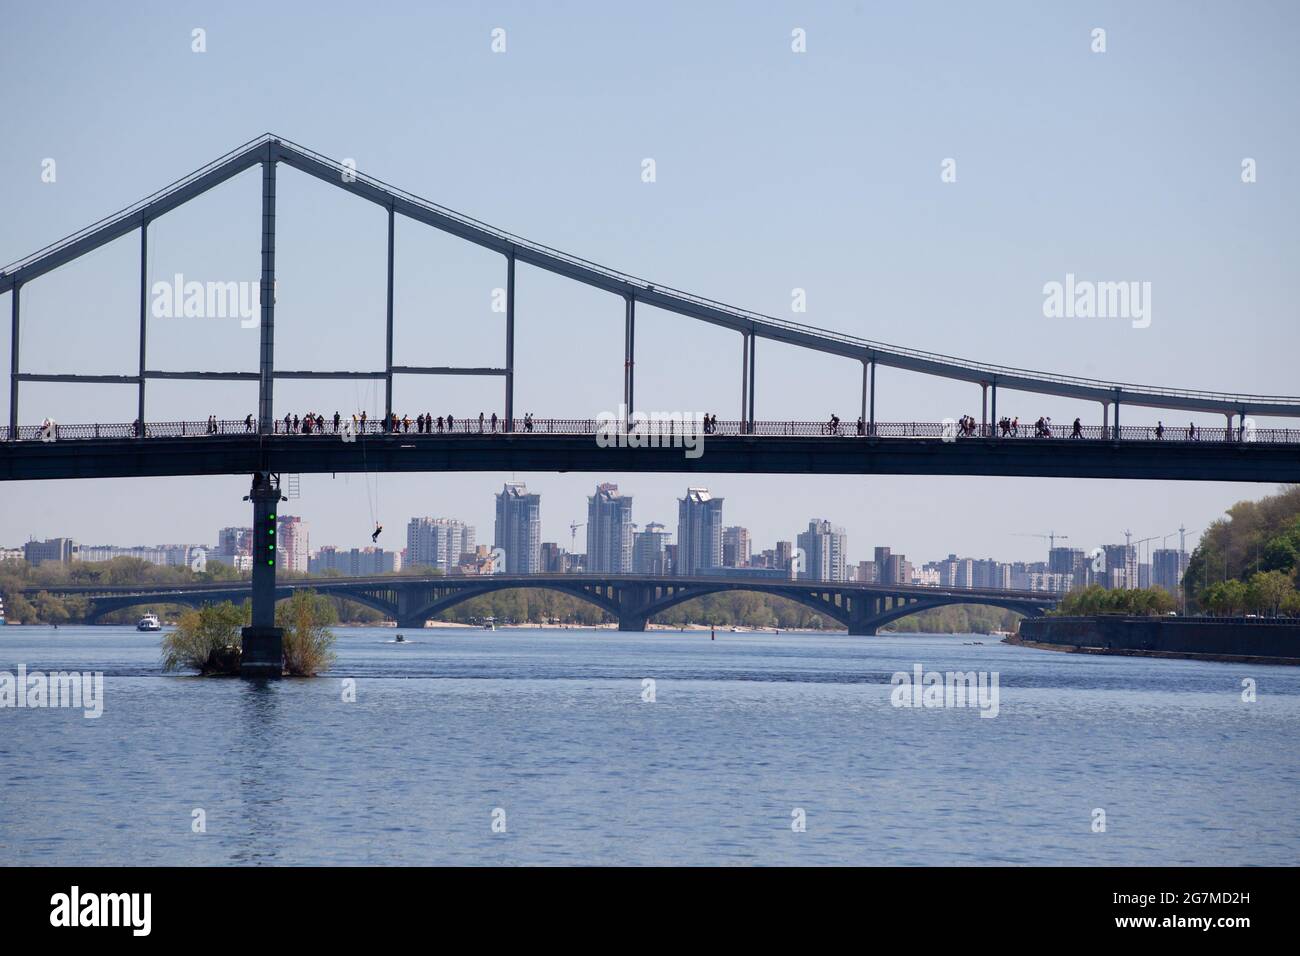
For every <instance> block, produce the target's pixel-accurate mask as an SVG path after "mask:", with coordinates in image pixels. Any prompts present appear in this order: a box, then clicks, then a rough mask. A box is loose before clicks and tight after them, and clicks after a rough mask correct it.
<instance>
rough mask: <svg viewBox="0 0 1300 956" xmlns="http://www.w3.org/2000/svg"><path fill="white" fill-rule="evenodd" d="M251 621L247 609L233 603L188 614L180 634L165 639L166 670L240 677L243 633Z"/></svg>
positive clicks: (182, 620)
mask: <svg viewBox="0 0 1300 956" xmlns="http://www.w3.org/2000/svg"><path fill="white" fill-rule="evenodd" d="M248 619H249V613H248V608H247V606H246V605H245V606H236V605H234V604H232V603H230V602H229V601H223V602H222V603H220V604H205V605H203V606H202V607H201V608H198V609H197V610H193V611H186V612H185V613H184V614H182V615H181V616H180V620H178V621H177V622H176V630H174V631H172V632H171V633H170V634H166V635H164V636H163V639H162V667H163V670H164V671H167V672H172V671H179V670H184V669H186V668H190V669H193V670H196V671H198V672H199V673H200V674H202V675H204V676H211V675H220V674H237V673H239V645H240V633H239V632H240V629H241V628H242V627H243V626H244V625H245V624H247V623H248Z"/></svg>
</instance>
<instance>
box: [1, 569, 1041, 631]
mask: <svg viewBox="0 0 1300 956" xmlns="http://www.w3.org/2000/svg"><path fill="white" fill-rule="evenodd" d="M514 588H543V589H547V590H551V591H558V592H560V593H562V594H568V595H571V596H573V597H576V598H579V599H581V600H584V601H587V602H588V603H590V604H593V605H595V606H596V607H598V608H600V609H601V610H602V611H605V612H606V613H607V614H609V615H610V616H611V617H614V618H616V619H617V620H618V626H619V630H622V631H644V630H645V628H646V624H647V623H648V622H649V620H650V618H652V617H654V616H655V615H657V614H661V613H663V612H664V611H667V610H669V609H670V608H672V607H674V606H676V605H678V604H681V603H683V602H685V601H690V600H693V599H694V598H698V597H704V596H706V595H709V594H718V593H721V592H724V591H752V592H756V593H759V594H772V595H776V596H778V597H783V598H787V599H788V600H791V601H794V602H796V603H798V604H802V605H803V606H804V607H807V608H810V609H811V610H813V611H815V612H817V613H819V614H823V615H825V616H826V617H828V618H830V619H831V620H834V621H837V622H838V623H840V624H841V625H843V626H844V627H846V628H847V629H848V632H849V633H850V634H857V635H871V634H875V633H876V632H877V631H878V630H879V629H880V628H881V627H883V626H884V625H886V624H888V623H890V622H891V621H896V620H898V619H899V618H902V617H906V616H908V615H910V614H916V613H918V612H921V611H928V610H932V609H934V608H938V607H944V606H945V605H951V604H977V605H987V606H991V607H998V608H1004V609H1006V610H1009V611H1015V612H1017V613H1019V614H1024V615H1026V616H1029V617H1037V616H1041V615H1043V614H1046V613H1047V611H1049V610H1051V609H1053V608H1055V607H1056V605H1057V603H1058V598H1057V597H1056V596H1055V595H1051V594H1046V593H1043V592H1040V591H1014V590H994V589H986V588H936V587H921V586H914V585H890V584H855V583H851V582H838V581H808V580H788V579H785V578H775V577H772V578H768V577H749V576H743V577H742V576H735V577H732V576H698V577H696V576H692V577H673V576H665V577H657V576H647V575H587V574H529V575H507V574H489V575H465V576H450V577H442V576H433V577H415V576H410V577H406V576H402V575H383V576H378V577H355V578H314V579H306V580H293V581H279V582H277V584H276V587H275V596H276V599H277V600H279V599H282V598H286V597H289V596H290V595H291V594H292V593H293V592H294V591H297V590H303V589H307V590H313V591H317V592H319V593H321V594H326V595H329V596H331V597H341V598H347V599H348V600H352V601H356V602H357V603H358V604H363V605H365V606H366V607H369V608H373V609H374V610H376V611H379V612H380V613H381V614H384V615H386V616H388V617H389V618H390V619H393V620H395V621H396V622H397V625H398V626H399V627H406V628H418V627H422V626H423V625H424V622H425V621H427V620H429V619H430V618H432V617H434V616H436V615H438V614H440V613H442V612H443V611H446V610H448V609H450V608H452V607H454V606H456V605H457V604H460V603H462V602H464V601H468V600H470V599H472V598H475V597H480V596H482V595H485V594H491V593H493V592H496V591H505V590H510V589H514ZM40 591H45V592H47V593H49V594H54V595H60V596H70V597H71V596H76V597H83V598H85V599H87V600H88V601H89V602H90V605H91V606H90V612H89V614H88V619H89V620H91V621H95V620H98V619H99V618H101V617H103V616H104V615H105V614H108V613H110V612H112V611H118V610H122V609H123V608H128V607H136V606H141V605H147V604H187V605H191V606H195V607H197V606H199V605H202V604H208V603H213V602H219V601H234V602H240V601H243V600H245V599H247V598H249V597H251V595H252V589H251V585H250V583H249V582H247V581H240V582H229V583H226V582H219V583H205V584H193V585H188V586H183V587H162V588H159V587H149V586H96V585H76V586H68V587H61V588H48V587H47V588H28V589H25V590H24V592H23V593H24V594H26V595H28V596H31V595H34V594H36V593H38V592H40Z"/></svg>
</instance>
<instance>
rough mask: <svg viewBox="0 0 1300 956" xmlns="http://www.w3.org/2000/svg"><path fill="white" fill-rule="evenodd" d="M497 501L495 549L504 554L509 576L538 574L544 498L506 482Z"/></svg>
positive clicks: (519, 483)
mask: <svg viewBox="0 0 1300 956" xmlns="http://www.w3.org/2000/svg"><path fill="white" fill-rule="evenodd" d="M496 498H497V516H496V526H495V528H494V529H493V537H492V547H493V548H500V549H501V550H503V551H504V552H505V571H506V573H507V574H537V573H538V572H539V571H540V570H541V565H542V554H541V551H542V496H541V495H537V494H529V493H528V486H527V485H525V484H524V483H523V482H522V481H507V482H506V483H505V485H504V487H503V488H502V489H501V491H500V493H499V494H498V495H497V496H496Z"/></svg>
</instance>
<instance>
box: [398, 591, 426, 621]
mask: <svg viewBox="0 0 1300 956" xmlns="http://www.w3.org/2000/svg"><path fill="white" fill-rule="evenodd" d="M427 603H428V602H427V600H426V599H425V595H424V594H423V593H421V592H420V591H418V590H416V589H413V588H397V613H395V614H394V615H393V618H394V620H396V621H397V626H398V627H399V628H406V629H408V630H419V629H421V628H423V627H424V621H425V617H424V615H423V614H420V613H419V611H420V608H421V607H422V606H424V605H425V604H427Z"/></svg>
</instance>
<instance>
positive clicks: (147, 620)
mask: <svg viewBox="0 0 1300 956" xmlns="http://www.w3.org/2000/svg"><path fill="white" fill-rule="evenodd" d="M135 629H136V630H137V631H161V630H162V624H161V623H160V622H159V621H158V615H157V614H154V613H153V612H152V611H151V612H149V613H148V614H146V615H145V616H144V617H142V618H140V620H139V621H137V622H136V625H135Z"/></svg>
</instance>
